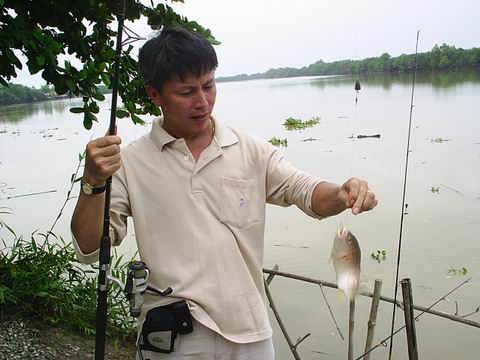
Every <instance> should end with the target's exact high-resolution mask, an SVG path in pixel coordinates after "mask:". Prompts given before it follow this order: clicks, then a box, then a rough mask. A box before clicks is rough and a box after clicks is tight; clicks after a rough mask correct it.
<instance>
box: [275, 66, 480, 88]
mask: <svg viewBox="0 0 480 360" xmlns="http://www.w3.org/2000/svg"><path fill="white" fill-rule="evenodd" d="M355 79H356V78H355V77H354V76H333V77H319V78H314V79H311V80H310V81H309V82H308V84H309V85H310V86H313V87H318V88H321V89H323V88H326V87H342V86H345V85H346V84H350V83H351V84H352V88H353V85H354V83H355ZM359 80H360V83H361V84H362V85H363V86H365V85H367V86H370V87H381V88H382V89H383V90H386V91H388V90H390V89H391V88H392V87H393V86H398V85H400V86H411V85H412V74H411V73H398V74H371V75H362V76H359ZM479 82H480V71H478V70H473V69H472V70H461V71H445V72H419V73H417V77H416V83H417V85H428V86H431V87H432V88H433V89H434V90H450V89H451V88H453V87H456V86H459V85H465V84H478V83H479ZM297 84H298V83H297ZM285 85H287V86H288V85H295V83H292V84H283V85H282V86H285ZM272 86H277V84H272Z"/></svg>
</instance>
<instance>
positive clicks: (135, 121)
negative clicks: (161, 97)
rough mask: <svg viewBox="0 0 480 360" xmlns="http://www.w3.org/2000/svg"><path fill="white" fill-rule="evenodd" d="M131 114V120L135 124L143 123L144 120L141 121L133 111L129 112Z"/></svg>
mask: <svg viewBox="0 0 480 360" xmlns="http://www.w3.org/2000/svg"><path fill="white" fill-rule="evenodd" d="M130 115H131V116H132V120H133V123H134V124H135V125H137V124H139V125H145V121H143V120H142V119H140V118H139V117H138V116H137V115H135V114H134V113H131V114H130Z"/></svg>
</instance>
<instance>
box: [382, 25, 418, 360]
mask: <svg viewBox="0 0 480 360" xmlns="http://www.w3.org/2000/svg"><path fill="white" fill-rule="evenodd" d="M419 34H420V30H417V42H416V45H415V58H414V61H413V62H414V67H413V80H412V94H411V98H410V116H409V120H408V136H407V153H406V156H405V171H404V178H403V194H402V212H401V215H400V234H399V238H398V250H397V269H396V275H395V296H394V298H393V313H392V327H391V331H390V349H389V352H388V359H389V360H391V359H392V350H393V333H394V328H395V312H396V309H397V307H396V305H395V304H396V303H397V294H398V275H399V271H400V258H401V250H402V234H403V219H404V216H405V211H406V207H407V206H408V205H407V204H405V194H406V190H407V177H408V159H409V154H410V135H411V132H412V113H413V107H414V104H413V98H414V94H415V80H416V75H417V55H418V37H419Z"/></svg>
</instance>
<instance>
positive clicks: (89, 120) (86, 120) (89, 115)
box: [83, 112, 97, 130]
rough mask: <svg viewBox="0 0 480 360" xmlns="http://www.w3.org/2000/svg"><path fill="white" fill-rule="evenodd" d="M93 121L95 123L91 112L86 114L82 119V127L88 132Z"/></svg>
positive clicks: (95, 119)
mask: <svg viewBox="0 0 480 360" xmlns="http://www.w3.org/2000/svg"><path fill="white" fill-rule="evenodd" d="M94 121H97V118H96V117H95V115H93V114H92V113H91V112H86V113H85V116H84V117H83V126H84V127H85V129H87V130H90V129H91V128H92V125H93V122H94Z"/></svg>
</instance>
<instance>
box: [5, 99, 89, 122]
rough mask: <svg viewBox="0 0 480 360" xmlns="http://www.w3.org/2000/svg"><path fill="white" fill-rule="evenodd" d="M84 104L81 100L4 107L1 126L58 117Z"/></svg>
mask: <svg viewBox="0 0 480 360" xmlns="http://www.w3.org/2000/svg"><path fill="white" fill-rule="evenodd" d="M81 103H82V100H81V99H79V98H78V99H77V98H76V99H65V100H49V101H39V102H36V103H32V104H21V105H14V106H4V107H2V111H1V112H0V124H10V125H12V124H16V123H19V122H21V121H24V120H27V119H29V118H33V117H36V116H38V115H40V114H41V115H56V114H63V113H64V112H67V111H68V109H70V108H71V107H73V106H78V105H79V104H81Z"/></svg>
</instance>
